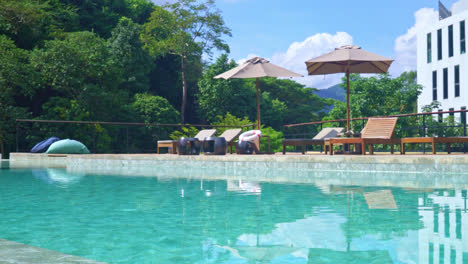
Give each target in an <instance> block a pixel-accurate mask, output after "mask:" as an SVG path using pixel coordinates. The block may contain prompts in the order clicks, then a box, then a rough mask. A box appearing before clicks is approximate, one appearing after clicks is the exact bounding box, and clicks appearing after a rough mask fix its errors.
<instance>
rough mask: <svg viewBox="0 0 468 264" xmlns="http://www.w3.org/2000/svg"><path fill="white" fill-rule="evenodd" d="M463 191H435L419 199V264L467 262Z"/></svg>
mask: <svg viewBox="0 0 468 264" xmlns="http://www.w3.org/2000/svg"><path fill="white" fill-rule="evenodd" d="M466 200H467V190H445V191H438V192H434V193H432V194H429V195H427V196H426V197H421V198H420V199H419V206H420V207H419V208H420V209H419V215H420V216H421V219H422V221H423V222H424V228H422V229H420V230H419V259H420V263H457V264H461V263H468V212H467V201H466Z"/></svg>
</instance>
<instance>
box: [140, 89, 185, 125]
mask: <svg viewBox="0 0 468 264" xmlns="http://www.w3.org/2000/svg"><path fill="white" fill-rule="evenodd" d="M132 105H133V107H134V108H135V110H136V112H137V113H138V114H139V115H140V117H141V119H142V120H143V121H144V122H145V123H148V124H149V123H162V124H174V123H176V122H177V121H178V120H177V119H178V116H179V112H178V111H177V110H175V109H174V107H173V106H172V105H171V104H170V103H169V102H168V101H167V100H166V99H165V98H163V97H160V96H154V95H151V94H135V101H134V102H133V104H132Z"/></svg>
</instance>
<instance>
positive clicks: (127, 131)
mask: <svg viewBox="0 0 468 264" xmlns="http://www.w3.org/2000/svg"><path fill="white" fill-rule="evenodd" d="M126 130H127V154H128V153H129V151H128V126H127V127H126Z"/></svg>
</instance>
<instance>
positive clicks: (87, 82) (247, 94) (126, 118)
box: [0, 0, 420, 157]
mask: <svg viewBox="0 0 468 264" xmlns="http://www.w3.org/2000/svg"><path fill="white" fill-rule="evenodd" d="M229 36H231V31H230V29H229V27H228V25H227V24H226V23H225V22H224V20H223V17H222V14H221V12H220V11H219V10H218V9H217V8H216V6H215V2H214V0H202V1H197V0H178V1H171V4H168V5H164V6H159V5H156V4H154V3H153V2H152V1H151V0H116V1H107V0H92V1H75V0H17V1H11V0H0V53H1V54H2V56H0V91H1V93H0V121H1V122H0V148H1V151H2V153H4V154H5V155H4V157H5V156H8V152H10V151H13V150H14V147H15V145H16V142H15V140H16V138H18V140H19V142H18V144H19V146H20V151H26V150H28V149H29V148H31V147H32V146H33V143H36V142H38V141H40V140H42V139H44V138H46V137H49V136H59V137H62V138H67V137H69V138H75V139H77V140H80V141H82V142H83V143H85V144H87V145H90V146H91V148H90V149H91V150H92V151H95V152H118V151H134V152H141V151H152V150H153V149H154V144H156V141H155V140H157V139H168V138H169V135H170V134H173V135H176V134H177V133H174V132H175V131H176V130H181V129H179V128H177V127H165V128H164V129H163V128H155V127H149V126H148V127H134V128H122V127H119V126H106V125H90V124H86V125H66V124H61V125H44V124H42V125H40V124H34V125H26V124H24V123H22V124H20V123H15V120H16V119H18V118H32V119H47V120H67V121H117V122H141V123H191V124H213V125H215V124H220V123H223V124H225V125H228V124H231V123H232V125H239V124H241V123H242V124H243V123H245V122H250V120H253V121H255V119H256V104H255V97H256V95H255V94H256V90H255V80H254V79H234V80H215V79H213V77H214V76H216V75H218V74H220V73H222V72H225V71H227V70H229V69H231V68H233V67H235V66H236V65H237V64H236V63H235V62H234V61H233V60H231V59H230V58H229V56H228V55H227V54H223V55H220V56H219V57H218V58H216V59H215V60H213V61H206V59H207V58H211V56H212V55H213V52H214V51H215V50H218V51H221V52H229V46H228V45H227V43H226V37H229ZM204 58H205V59H204ZM415 80H416V79H415V73H411V72H410V73H405V74H403V75H402V76H400V77H398V78H395V79H392V78H390V76H388V75H381V76H378V77H371V78H364V77H361V76H358V75H353V76H352V82H351V103H352V106H351V109H352V110H351V113H352V116H353V117H358V116H373V115H387V114H395V113H408V112H414V111H416V109H415V107H416V104H415V102H416V97H417V95H418V94H419V89H420V87H419V86H418V85H416V81H415ZM260 91H261V94H260V106H261V118H262V124H264V127H263V129H266V131H269V132H268V133H270V134H271V135H274V138H272V140H274V144H275V146H274V147H275V148H276V147H277V146H276V145H278V144H279V143H278V142H280V141H281V137H282V134H281V131H280V130H283V125H284V124H288V123H289V124H291V123H303V122H310V121H318V120H321V119H322V118H325V119H337V118H343V117H344V116H345V115H344V113H345V112H344V104H343V103H340V102H335V101H333V100H332V99H324V98H321V97H319V96H317V95H316V94H315V92H316V91H317V90H316V89H315V88H310V87H306V86H304V85H302V84H299V83H297V82H295V81H292V80H289V79H275V78H262V79H260ZM332 104H335V107H334V108H333V109H332V110H331V111H330V113H328V115H327V114H326V113H325V112H326V110H327V107H328V106H330V105H332ZM179 106H180V110H176V109H179ZM15 126H17V127H18V131H19V133H23V134H20V135H15V134H16V131H17V130H16V127H15ZM186 130H187V129H186ZM187 131H188V132H190V133H191V132H194V131H196V130H194V129H188V130H187ZM182 132H183V131H182ZM182 132H180V131H179V133H178V134H181V133H182ZM188 132H187V133H188ZM190 133H189V134H190ZM122 137H131V138H132V140H131V142H128V144H125V146H124V145H123V144H121V142H119V141H121V139H122ZM148 142H152V143H151V144H153V146H152V145H151V144H148ZM278 146H279V145H278Z"/></svg>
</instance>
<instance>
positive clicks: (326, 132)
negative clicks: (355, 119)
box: [283, 127, 344, 155]
mask: <svg viewBox="0 0 468 264" xmlns="http://www.w3.org/2000/svg"><path fill="white" fill-rule="evenodd" d="M343 131H344V128H342V127H326V128H324V129H322V130H321V131H320V132H319V133H318V134H317V135H316V136H315V137H314V138H293V139H284V140H283V155H284V154H285V153H286V146H300V147H302V154H305V147H306V146H308V145H324V142H325V140H326V139H329V138H332V137H337V136H338V134H339V133H342V132H343ZM326 152H327V149H326V148H325V153H326Z"/></svg>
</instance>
